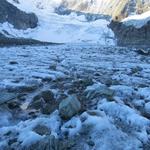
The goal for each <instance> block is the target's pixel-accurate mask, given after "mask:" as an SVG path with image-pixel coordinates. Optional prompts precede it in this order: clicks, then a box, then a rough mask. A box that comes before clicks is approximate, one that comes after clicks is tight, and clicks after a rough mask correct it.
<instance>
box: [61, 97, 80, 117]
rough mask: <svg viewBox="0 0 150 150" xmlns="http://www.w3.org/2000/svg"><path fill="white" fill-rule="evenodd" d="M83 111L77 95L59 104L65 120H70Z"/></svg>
mask: <svg viewBox="0 0 150 150" xmlns="http://www.w3.org/2000/svg"><path fill="white" fill-rule="evenodd" d="M80 110H81V103H80V101H79V100H78V99H77V97H76V96H75V95H71V96H69V97H68V98H66V99H64V100H62V101H61V103H60V104H59V113H60V116H61V117H62V118H63V119H70V118H71V117H73V116H74V115H76V114H77V113H78V112H79V111H80Z"/></svg>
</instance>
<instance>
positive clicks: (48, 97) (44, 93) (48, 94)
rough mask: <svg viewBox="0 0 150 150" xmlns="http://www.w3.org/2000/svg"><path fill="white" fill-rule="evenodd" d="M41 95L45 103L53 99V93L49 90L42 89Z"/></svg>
mask: <svg viewBox="0 0 150 150" xmlns="http://www.w3.org/2000/svg"><path fill="white" fill-rule="evenodd" d="M41 96H42V98H43V99H44V101H45V102H46V103H49V102H51V101H53V100H54V94H53V92H52V91H50V90H46V91H42V92H41Z"/></svg>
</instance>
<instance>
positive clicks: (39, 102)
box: [28, 99, 44, 109]
mask: <svg viewBox="0 0 150 150" xmlns="http://www.w3.org/2000/svg"><path fill="white" fill-rule="evenodd" d="M43 104H44V102H43V101H42V99H37V100H34V101H32V102H31V103H30V104H29V106H28V108H29V109H30V108H31V109H40V108H42V106H43Z"/></svg>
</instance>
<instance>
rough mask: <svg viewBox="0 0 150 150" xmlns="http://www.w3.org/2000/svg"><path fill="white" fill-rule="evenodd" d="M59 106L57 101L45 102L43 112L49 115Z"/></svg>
mask: <svg viewBox="0 0 150 150" xmlns="http://www.w3.org/2000/svg"><path fill="white" fill-rule="evenodd" d="M56 108H57V103H51V104H45V105H43V106H42V108H41V112H42V113H43V114H46V115H49V114H51V113H52V112H53V111H55V110H56Z"/></svg>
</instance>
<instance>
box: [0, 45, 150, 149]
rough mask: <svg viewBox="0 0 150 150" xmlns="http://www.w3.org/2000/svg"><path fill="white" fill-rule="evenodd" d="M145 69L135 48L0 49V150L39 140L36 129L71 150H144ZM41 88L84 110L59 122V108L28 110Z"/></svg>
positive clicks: (149, 114) (149, 103)
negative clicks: (73, 98)
mask: <svg viewBox="0 0 150 150" xmlns="http://www.w3.org/2000/svg"><path fill="white" fill-rule="evenodd" d="M149 64H150V58H149V56H146V55H141V54H138V52H137V50H136V49H133V48H122V47H112V46H111V47H106V46H100V45H96V44H93V45H92V44H89V45H88V44H86V45H83V44H82V45H77V44H76V45H75V44H74V45H73V44H68V45H55V46H33V47H30V46H21V47H7V48H6V47H4V48H0V90H1V101H0V114H1V115H0V120H1V122H0V150H3V149H5V148H6V149H9V148H10V147H11V148H15V149H19V148H20V149H23V148H24V147H28V146H30V145H32V144H33V143H36V141H40V140H42V139H44V138H45V136H46V135H45V134H43V135H40V134H38V133H36V132H35V131H34V130H33V128H34V127H35V126H36V125H38V124H42V125H45V126H46V127H47V128H48V129H50V131H51V135H53V136H55V138H58V139H63V140H61V141H64V143H65V142H66V141H65V140H66V139H67V142H68V145H70V143H71V148H70V149H73V150H78V149H81V150H91V149H93V150H94V149H96V150H114V149H117V150H133V149H134V150H142V149H144V150H146V149H147V150H148V149H149V148H150V145H149V144H150V141H149V134H150V128H149V126H150V121H149V118H150V65H149ZM47 89H50V90H51V91H52V92H53V93H54V95H55V99H56V101H57V102H59V101H60V100H62V99H63V97H64V96H65V95H70V94H76V95H77V97H78V99H79V100H80V101H81V103H82V105H83V109H82V111H81V112H80V113H79V114H78V115H76V116H75V117H73V118H71V119H70V120H69V121H64V120H62V119H61V118H60V117H59V114H58V110H57V109H58V107H57V106H56V108H55V109H54V110H53V111H52V112H53V113H51V114H49V115H43V113H41V112H38V111H36V112H34V111H33V110H32V112H31V110H29V109H27V107H28V105H29V104H30V103H31V102H32V99H33V97H34V96H35V95H37V93H39V92H40V91H42V90H47ZM101 92H102V93H103V94H101ZM112 92H113V94H112ZM52 105H53V104H52ZM33 114H34V115H33ZM66 132H67V133H68V134H66Z"/></svg>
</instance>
